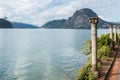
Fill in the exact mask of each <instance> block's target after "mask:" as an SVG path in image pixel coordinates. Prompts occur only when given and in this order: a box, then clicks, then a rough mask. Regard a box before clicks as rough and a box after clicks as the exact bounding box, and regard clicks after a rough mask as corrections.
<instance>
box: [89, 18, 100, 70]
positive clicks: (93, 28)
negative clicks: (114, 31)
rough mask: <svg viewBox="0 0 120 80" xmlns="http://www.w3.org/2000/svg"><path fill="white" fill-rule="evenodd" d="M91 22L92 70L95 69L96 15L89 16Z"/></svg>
mask: <svg viewBox="0 0 120 80" xmlns="http://www.w3.org/2000/svg"><path fill="white" fill-rule="evenodd" d="M89 22H90V23H91V38H92V70H93V71H97V23H98V18H97V17H91V18H89Z"/></svg>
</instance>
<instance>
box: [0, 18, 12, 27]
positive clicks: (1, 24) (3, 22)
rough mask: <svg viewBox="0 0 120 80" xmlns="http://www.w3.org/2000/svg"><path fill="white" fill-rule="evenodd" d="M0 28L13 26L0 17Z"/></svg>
mask: <svg viewBox="0 0 120 80" xmlns="http://www.w3.org/2000/svg"><path fill="white" fill-rule="evenodd" d="M0 28H13V26H12V23H11V22H10V21H8V20H6V19H3V18H0Z"/></svg>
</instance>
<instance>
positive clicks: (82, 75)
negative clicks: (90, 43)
mask: <svg viewBox="0 0 120 80" xmlns="http://www.w3.org/2000/svg"><path fill="white" fill-rule="evenodd" d="M91 67H92V65H91V62H88V63H87V64H86V65H85V66H84V67H83V68H81V69H80V71H79V75H78V78H77V80H89V77H88V76H89V72H90V71H91Z"/></svg>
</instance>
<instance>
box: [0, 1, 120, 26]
mask: <svg viewBox="0 0 120 80" xmlns="http://www.w3.org/2000/svg"><path fill="white" fill-rule="evenodd" d="M82 8H90V9H92V10H93V11H95V12H96V13H97V14H98V16H100V17H101V18H103V19H104V20H107V21H114V22H120V0H0V17H1V18H3V17H5V16H7V17H8V20H10V21H15V22H24V23H30V24H34V25H38V26H40V25H43V24H44V23H46V22H48V21H50V20H54V19H63V18H64V19H67V18H68V17H70V16H72V15H73V13H74V12H75V11H76V10H79V9H82Z"/></svg>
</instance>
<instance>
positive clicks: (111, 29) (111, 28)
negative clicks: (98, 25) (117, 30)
mask: <svg viewBox="0 0 120 80" xmlns="http://www.w3.org/2000/svg"><path fill="white" fill-rule="evenodd" d="M112 34H113V25H110V39H112Z"/></svg>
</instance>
